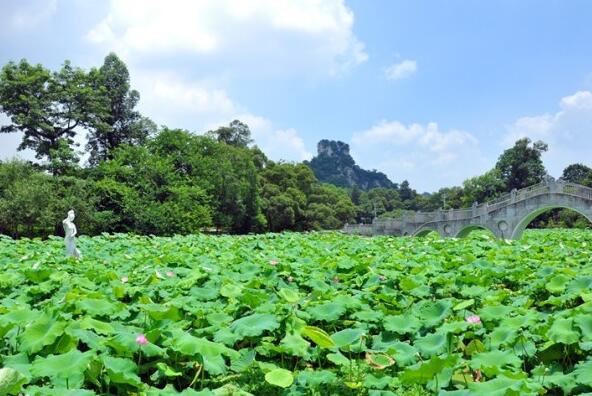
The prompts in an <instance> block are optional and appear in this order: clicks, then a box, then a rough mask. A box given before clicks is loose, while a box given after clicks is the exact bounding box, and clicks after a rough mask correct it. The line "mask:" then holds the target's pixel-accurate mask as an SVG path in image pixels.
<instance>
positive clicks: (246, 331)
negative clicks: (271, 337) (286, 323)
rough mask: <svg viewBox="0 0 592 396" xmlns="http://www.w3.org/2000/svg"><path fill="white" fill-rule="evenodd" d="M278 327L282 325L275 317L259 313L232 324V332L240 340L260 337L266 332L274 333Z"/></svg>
mask: <svg viewBox="0 0 592 396" xmlns="http://www.w3.org/2000/svg"><path fill="white" fill-rule="evenodd" d="M278 327H280V324H279V322H278V320H277V317H276V316H275V315H272V314H259V313H256V314H252V315H249V316H245V317H243V318H240V319H237V320H235V321H234V322H232V323H231V324H230V330H232V332H233V333H234V334H236V335H237V336H239V337H241V338H240V339H242V338H244V337H256V336H260V335H261V334H263V332H264V331H266V330H267V331H272V330H275V329H277V328H278Z"/></svg>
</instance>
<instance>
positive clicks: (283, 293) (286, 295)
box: [278, 288, 300, 304]
mask: <svg viewBox="0 0 592 396" xmlns="http://www.w3.org/2000/svg"><path fill="white" fill-rule="evenodd" d="M278 295H279V296H280V297H281V298H283V299H284V300H286V301H287V302H289V303H290V304H294V303H297V302H298V301H299V300H300V294H299V293H298V292H297V291H294V290H292V289H288V288H283V289H280V291H279V292H278Z"/></svg>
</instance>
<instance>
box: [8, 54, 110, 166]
mask: <svg viewBox="0 0 592 396" xmlns="http://www.w3.org/2000/svg"><path fill="white" fill-rule="evenodd" d="M105 110H106V108H105V103H104V101H103V98H102V92H101V90H97V89H96V87H94V86H93V84H92V82H91V79H90V78H89V74H88V73H86V72H85V71H83V70H82V69H80V68H75V67H73V66H72V65H71V64H70V62H68V61H66V62H65V63H64V65H63V66H62V68H61V69H60V70H59V71H57V72H53V73H52V72H50V71H49V70H47V69H46V68H44V67H43V66H42V65H40V64H38V65H31V64H29V63H28V62H27V61H26V60H24V59H23V60H21V61H20V62H19V63H15V62H9V63H8V64H6V65H5V66H4V67H3V68H2V70H1V71H0V111H2V112H4V113H5V114H6V115H8V117H9V118H10V121H11V123H10V124H9V125H5V126H2V128H0V132H3V133H11V132H17V131H21V132H23V140H22V142H21V144H20V146H19V150H24V149H32V150H34V151H35V153H36V157H37V158H38V159H47V160H48V162H49V163H51V162H52V161H53V160H54V158H55V156H56V155H57V154H58V153H59V155H61V157H62V158H69V161H70V162H73V161H74V162H75V158H76V157H75V156H74V155H73V153H72V151H73V147H72V146H73V144H74V136H75V135H76V133H77V131H78V130H79V129H83V128H88V127H89V126H91V125H95V124H96V123H97V122H98V120H99V119H100V118H101V116H102V115H103V113H104V111H105ZM65 151H70V153H65ZM57 169H61V168H53V169H52V171H53V172H54V173H55V172H56V171H57Z"/></svg>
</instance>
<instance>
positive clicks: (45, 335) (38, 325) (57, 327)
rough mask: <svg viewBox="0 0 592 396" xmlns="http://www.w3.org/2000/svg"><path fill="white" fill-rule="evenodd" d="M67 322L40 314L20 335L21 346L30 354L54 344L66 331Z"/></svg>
mask: <svg viewBox="0 0 592 396" xmlns="http://www.w3.org/2000/svg"><path fill="white" fill-rule="evenodd" d="M66 326H67V323H66V322H64V321H61V320H58V319H55V318H52V317H50V316H47V315H42V316H40V317H39V318H38V319H37V320H35V322H33V324H31V325H30V326H29V327H27V328H26V329H25V331H23V333H22V334H21V335H20V340H21V348H22V350H23V351H26V352H27V353H29V354H32V353H35V352H39V351H40V350H41V349H43V347H44V346H46V345H50V344H53V343H54V342H55V341H56V340H57V338H58V337H59V336H61V335H62V334H63V333H64V329H65V328H66Z"/></svg>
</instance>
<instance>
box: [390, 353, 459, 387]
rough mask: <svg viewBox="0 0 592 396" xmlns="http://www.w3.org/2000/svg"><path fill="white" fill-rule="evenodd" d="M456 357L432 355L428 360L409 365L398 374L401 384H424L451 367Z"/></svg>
mask: <svg viewBox="0 0 592 396" xmlns="http://www.w3.org/2000/svg"><path fill="white" fill-rule="evenodd" d="M457 359H458V357H457V356H455V355H449V356H447V357H445V358H440V357H438V356H433V357H432V358H431V359H430V360H428V361H426V362H423V363H418V364H416V365H413V366H410V367H408V368H407V369H405V371H403V373H402V374H401V376H400V379H401V382H402V383H403V384H426V383H427V382H428V381H431V380H432V379H433V378H434V376H436V375H438V374H439V373H440V372H442V370H444V369H446V368H452V367H454V365H455V364H456V361H457Z"/></svg>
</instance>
